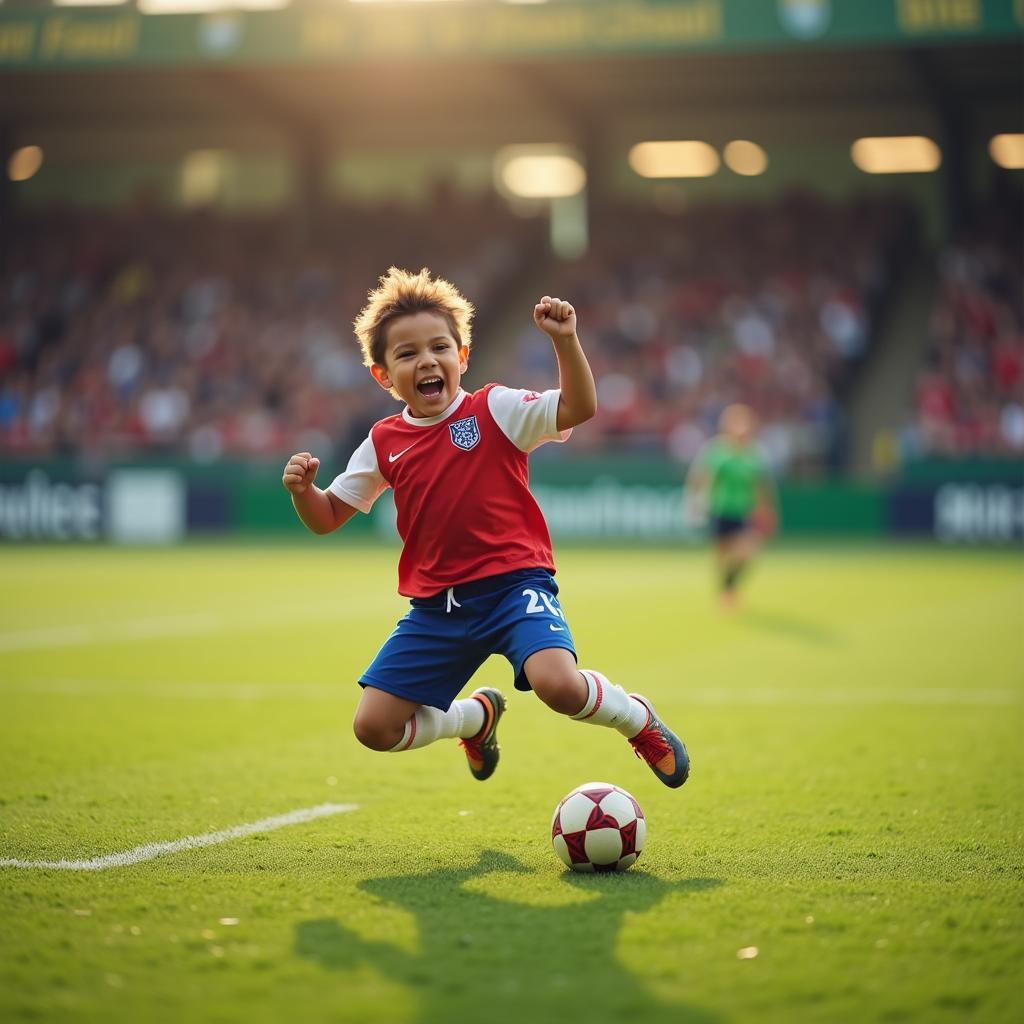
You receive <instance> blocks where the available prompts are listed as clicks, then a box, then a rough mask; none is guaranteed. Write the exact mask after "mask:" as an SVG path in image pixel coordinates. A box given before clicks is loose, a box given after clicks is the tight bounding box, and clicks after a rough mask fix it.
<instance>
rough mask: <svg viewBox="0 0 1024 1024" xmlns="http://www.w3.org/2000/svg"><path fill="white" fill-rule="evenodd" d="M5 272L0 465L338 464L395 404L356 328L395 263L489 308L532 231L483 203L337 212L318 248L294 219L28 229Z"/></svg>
mask: <svg viewBox="0 0 1024 1024" xmlns="http://www.w3.org/2000/svg"><path fill="white" fill-rule="evenodd" d="M13 235H14V237H13V239H12V242H11V244H10V245H9V246H8V247H7V251H6V258H5V260H4V263H3V265H2V268H0V452H3V453H5V454H8V455H19V454H24V455H31V456H47V455H56V454H71V455H75V456H78V457H84V458H86V459H89V458H94V459H100V458H102V457H108V456H109V457H114V458H116V457H119V456H122V457H123V456H131V455H133V454H149V455H151V454H154V453H166V454H174V455H186V456H188V457H191V459H193V460H195V461H198V462H210V461H215V460H216V459H218V458H220V457H221V456H235V457H267V456H279V455H280V454H282V453H285V452H287V451H291V450H294V449H295V448H296V447H298V448H300V449H301V448H307V447H315V448H316V449H317V450H318V451H323V452H325V454H328V453H329V452H330V451H331V450H332V448H333V447H334V446H335V445H337V446H338V447H339V448H341V449H344V448H346V446H350V445H351V443H353V442H356V443H357V442H358V440H359V439H360V438H361V437H362V436H363V434H364V433H365V430H366V428H367V426H368V425H369V423H371V422H372V421H373V420H374V419H375V418H377V417H378V416H379V415H380V414H382V412H390V411H392V408H393V402H392V401H391V400H390V398H389V397H388V396H387V395H385V394H384V393H383V392H379V391H377V390H376V389H375V388H372V387H368V386H367V385H368V378H367V376H366V374H365V370H364V369H363V367H362V365H361V356H360V353H359V350H358V347H357V346H356V344H355V342H354V339H353V338H352V334H351V328H350V324H351V321H352V318H353V316H354V314H355V312H356V311H357V310H358V308H359V306H360V305H361V303H362V301H363V299H364V297H365V294H366V291H367V290H368V289H369V288H370V287H372V286H373V285H374V284H375V281H376V276H377V275H378V274H380V273H382V272H384V271H385V270H386V269H387V267H388V266H389V265H390V264H391V263H396V264H398V265H403V266H411V267H416V268H418V267H419V266H422V265H426V264H429V265H430V266H431V267H432V268H433V269H434V270H435V271H436V272H438V273H442V274H445V275H446V276H450V277H451V278H452V279H453V280H456V281H458V282H459V283H460V285H461V287H463V288H464V289H465V290H466V291H467V293H469V294H470V295H472V296H473V298H474V300H475V301H476V302H478V303H479V305H480V307H481V312H482V316H483V318H484V319H483V326H484V327H486V315H487V311H488V310H489V309H490V308H492V305H493V297H494V295H495V292H496V290H497V289H499V288H501V287H503V286H504V285H505V284H506V283H507V282H508V281H509V280H510V279H514V278H515V276H516V275H517V274H518V273H520V272H521V270H522V267H523V265H525V264H527V263H529V262H531V261H532V260H533V259H535V255H536V250H537V248H538V247H540V246H542V245H543V229H542V228H541V226H540V225H539V224H537V223H536V222H531V221H526V220H522V219H520V218H516V217H513V216H511V215H510V214H508V213H507V212H504V211H503V210H501V209H500V208H499V207H498V206H497V205H495V204H493V203H492V202H491V201H489V200H481V201H479V202H476V201H467V200H460V201H458V202H456V201H455V200H453V199H451V198H450V197H445V196H443V195H435V196H434V197H433V199H432V202H431V206H430V214H429V216H427V215H425V214H420V213H417V212H416V211H412V210H409V209H407V208H401V209H399V208H397V207H388V208H374V209H367V208H362V209H352V210H341V209H339V210H336V211H334V212H333V213H332V214H331V215H330V217H329V218H328V219H327V221H326V222H324V223H321V224H319V225H318V232H317V237H318V238H319V239H320V240H321V241H320V242H319V243H315V242H310V241H308V240H301V239H299V238H296V237H295V232H294V230H293V224H292V221H291V220H290V219H289V218H288V217H287V216H280V215H279V216H275V217H273V218H266V219H254V218H252V217H249V218H247V219H241V220H239V219H228V218H225V217H223V216H216V215H214V214H212V213H210V212H209V211H204V212H202V213H195V214H192V215H182V214H180V213H179V214H175V215H171V214H161V213H160V212H157V211H155V210H152V209H142V210H136V211H135V212H134V213H130V214H128V213H122V214H120V215H111V214H102V215H97V214H92V215H89V214H80V213H79V214H71V213H68V212H64V213H61V214H50V215H47V216H46V217H34V218H32V219H29V220H23V221H22V222H20V223H19V225H18V227H17V228H16V229H15V231H14V232H13Z"/></svg>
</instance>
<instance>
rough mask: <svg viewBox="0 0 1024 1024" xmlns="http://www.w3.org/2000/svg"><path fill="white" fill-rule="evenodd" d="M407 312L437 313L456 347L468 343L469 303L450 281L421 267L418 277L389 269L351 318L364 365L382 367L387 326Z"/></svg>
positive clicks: (468, 344) (470, 342)
mask: <svg viewBox="0 0 1024 1024" xmlns="http://www.w3.org/2000/svg"><path fill="white" fill-rule="evenodd" d="M411 313H437V314H439V315H440V316H443V317H444V318H445V320H447V321H448V327H449V328H450V329H451V332H452V337H453V338H454V339H455V342H456V344H458V345H460V346H462V345H465V346H466V348H469V347H470V345H471V344H472V330H471V326H470V325H471V323H472V320H473V313H474V309H473V304H472V303H471V302H470V301H469V300H468V299H466V298H465V297H464V296H463V295H462V293H461V292H460V291H459V290H458V288H456V287H455V285H453V284H452V283H451V282H450V281H446V280H445V279H444V278H443V277H435V278H431V276H430V270H429V269H428V268H427V267H424V268H423V269H422V270H421V271H420V272H419V273H418V274H411V273H409V271H408V270H399V268H398V267H391V268H389V270H388V272H387V273H386V274H384V276H383V277H381V279H380V281H378V283H377V287H376V288H375V289H374V290H373V291H372V292H370V293H369V294H368V295H367V301H366V305H365V306H363V308H362V309H361V310H360V311H359V316H357V317H356V319H355V329H356V337H357V338H358V339H359V345H360V347H361V348H362V350H363V362H364V363H365V364H366V365H367V366H373V365H374V364H375V363H376V364H377V365H378V366H383V365H384V351H385V349H386V347H387V340H388V333H387V332H388V324H390V323H391V321H392V320H395V319H396V318H397V317H400V316H408V315H410V314H411Z"/></svg>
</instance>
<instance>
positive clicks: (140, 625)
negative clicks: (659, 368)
mask: <svg viewBox="0 0 1024 1024" xmlns="http://www.w3.org/2000/svg"><path fill="white" fill-rule="evenodd" d="M344 614H345V608H343V607H341V606H325V605H323V604H320V605H311V606H308V607H299V606H296V607H291V608H286V609H284V610H283V611H277V612H273V613H269V612H263V613H260V612H255V613H250V614H245V615H243V614H240V613H235V614H233V615H221V614H215V613H211V612H194V613H191V614H184V615H160V616H150V617H147V618H140V619H127V620H124V621H121V622H95V623H74V624H71V623H69V624H68V625H63V626H45V627H40V628H37V629H19V630H11V631H9V632H0V654H3V653H6V652H8V651H29V650H38V649H42V650H48V649H50V648H54V647H85V646H88V645H90V644H101V643H111V642H114V643H117V642H123V641H135V640H149V639H153V638H156V637H165V636H193V635H197V634H202V633H216V632H218V631H219V630H222V629H224V630H230V629H234V628H236V627H237V628H246V627H250V626H254V625H283V624H288V623H291V622H333V621H337V620H338V619H340V618H341V617H342V616H343V615H344Z"/></svg>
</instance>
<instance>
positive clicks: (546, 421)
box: [328, 384, 571, 597]
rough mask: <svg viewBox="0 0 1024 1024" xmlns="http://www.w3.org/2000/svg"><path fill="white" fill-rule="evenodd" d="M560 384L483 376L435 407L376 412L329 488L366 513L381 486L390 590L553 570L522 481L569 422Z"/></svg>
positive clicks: (544, 530) (419, 593)
mask: <svg viewBox="0 0 1024 1024" xmlns="http://www.w3.org/2000/svg"><path fill="white" fill-rule="evenodd" d="M558 399H559V392H558V391H557V390H555V391H545V392H544V393H543V394H538V393H537V392H535V391H517V390H513V389H512V388H506V387H502V386H501V385H499V384H488V385H487V386H486V387H484V388H481V389H480V390H479V391H475V392H473V394H468V393H467V392H465V391H462V390H460V391H459V393H458V395H457V396H456V398H455V401H454V402H452V404H451V405H450V406H448V408H447V409H445V411H444V412H443V413H440V414H439V415H437V416H430V417H423V418H420V417H415V416H412V415H410V413H409V410H408V408H406V409H405V410H404V411H403V412H402V413H401V414H399V415H397V416H389V417H388V418H387V419H384V420H380V421H378V422H377V423H375V424H374V425H373V427H372V428H371V429H370V434H369V436H368V437H367V438H366V440H365V441H363V443H362V444H361V445H360V446H359V447H358V448H357V449H356V450H355V452H354V453H353V454H352V458H351V459H350V460H349V463H348V467H347V468H346V469H345V472H344V473H340V474H339V475H338V476H337V477H335V478H334V481H333V482H332V483H331V485H330V487H329V488H328V490H329V491H330V492H331V493H332V494H333V495H335V497H337V498H340V499H341V500H342V501H344V502H345V503H346V504H349V505H352V506H353V507H355V508H357V509H359V510H360V511H361V512H369V511H370V508H371V507H372V505H373V503H374V502H375V501H376V500H377V498H378V497H380V495H381V494H382V493H383V492H384V490H385V489H386V488H388V487H391V488H392V489H393V490H394V493H395V507H396V508H397V510H398V533H399V535H400V536H401V538H402V541H403V545H404V546H403V548H402V557H401V559H400V560H399V563H398V592H399V593H400V594H404V595H405V596H406V597H429V596H431V595H432V594H437V593H439V592H440V591H442V590H445V589H447V588H448V587H453V586H456V585H457V584H459V583H468V582H469V581H470V580H477V579H482V578H483V577H485V576H495V575H497V574H498V573H504V572H513V571H515V570H517V569H548V570H549V571H551V572H554V571H555V565H554V559H553V557H552V554H551V537H550V536H549V534H548V527H547V523H545V521H544V516H543V515H542V514H541V511H540V508H539V507H538V505H537V502H536V501H535V500H534V497H533V495H532V494H531V493H530V490H529V486H528V483H529V469H528V467H527V456H528V455H529V453H530V452H532V451H533V450H534V449H535V448H538V447H540V445H542V444H544V443H545V442H547V441H564V440H565V439H566V438H568V436H569V434H570V433H571V431H569V430H563V431H561V432H559V430H558V428H557V426H556V417H557V414H558Z"/></svg>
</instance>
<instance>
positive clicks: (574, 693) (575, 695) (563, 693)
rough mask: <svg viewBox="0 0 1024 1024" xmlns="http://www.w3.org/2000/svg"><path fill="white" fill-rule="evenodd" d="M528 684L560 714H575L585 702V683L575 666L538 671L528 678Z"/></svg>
mask: <svg viewBox="0 0 1024 1024" xmlns="http://www.w3.org/2000/svg"><path fill="white" fill-rule="evenodd" d="M530 685H531V686H532V687H533V690H534V693H536V694H537V696H538V697H540V699H541V700H542V701H543V702H544V703H545V704H547V706H548V707H549V708H551V710H552V711H557V712H558V713H559V714H560V715H575V714H576V713H577V712H578V711H579V710H580V708H582V707H583V705H584V703H586V699H587V684H586V683H585V682H583V676H582V675H580V673H579V670H578V669H575V668H572V669H560V670H558V671H554V672H543V673H540V674H539V675H538V677H537V678H536V679H531V680H530Z"/></svg>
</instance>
